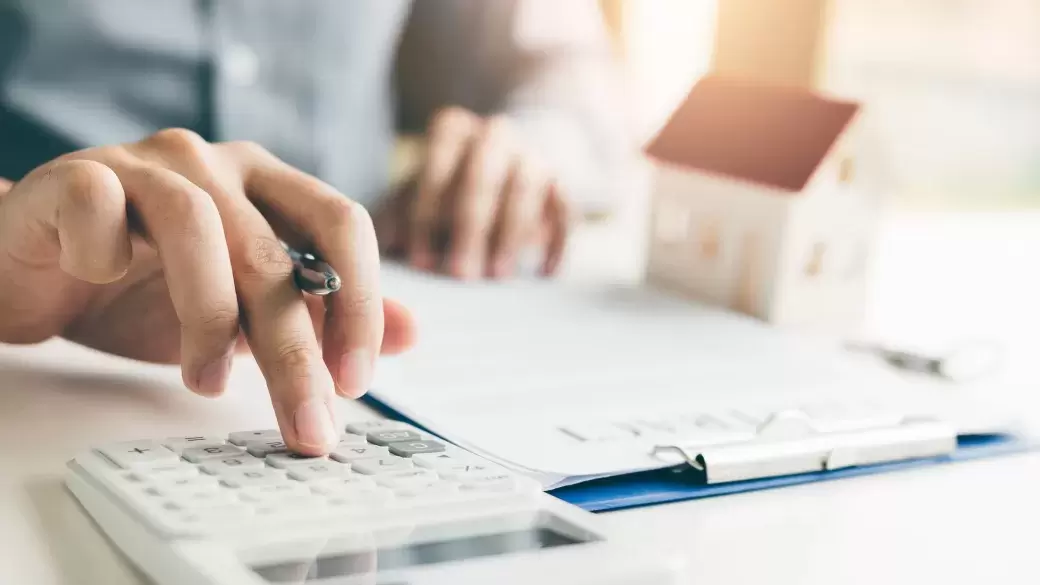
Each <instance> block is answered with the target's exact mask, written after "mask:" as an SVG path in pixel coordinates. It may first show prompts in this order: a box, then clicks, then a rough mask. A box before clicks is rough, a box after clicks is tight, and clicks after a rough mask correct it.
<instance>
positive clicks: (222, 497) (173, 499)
mask: <svg viewBox="0 0 1040 585" xmlns="http://www.w3.org/2000/svg"><path fill="white" fill-rule="evenodd" d="M237 502H238V500H236V499H235V495H234V494H232V493H229V492H228V491H227V490H217V491H211V492H195V493H188V494H177V495H173V496H170V499H169V501H168V502H167V503H166V504H165V505H164V506H163V507H164V508H166V509H167V510H172V511H179V510H197V509H199V508H213V507H217V506H226V505H228V504H235V503H237Z"/></svg>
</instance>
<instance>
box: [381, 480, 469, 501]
mask: <svg viewBox="0 0 1040 585" xmlns="http://www.w3.org/2000/svg"><path fill="white" fill-rule="evenodd" d="M393 491H394V496H396V500H397V502H398V503H399V504H403V505H409V506H414V505H419V504H421V505H429V504H435V503H441V502H450V501H453V500H458V499H459V496H460V494H461V492H460V491H459V484H457V483H454V482H450V481H439V480H434V481H427V482H422V483H414V484H411V485H407V486H403V487H398V488H395V489H394V490H393Z"/></svg>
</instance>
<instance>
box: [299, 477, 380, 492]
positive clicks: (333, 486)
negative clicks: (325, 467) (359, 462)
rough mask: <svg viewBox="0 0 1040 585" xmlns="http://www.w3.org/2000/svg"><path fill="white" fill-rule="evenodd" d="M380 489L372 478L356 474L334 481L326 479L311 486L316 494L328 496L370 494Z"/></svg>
mask: <svg viewBox="0 0 1040 585" xmlns="http://www.w3.org/2000/svg"><path fill="white" fill-rule="evenodd" d="M378 489H379V488H378V487H377V486H376V482H374V481H372V478H370V477H364V476H361V475H356V474H351V475H348V476H345V477H339V478H334V479H324V480H321V481H319V482H316V483H314V484H313V485H311V490H313V491H314V493H316V494H323V495H327V496H331V495H343V494H353V493H358V492H370V491H375V490H378Z"/></svg>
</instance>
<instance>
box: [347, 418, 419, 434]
mask: <svg viewBox="0 0 1040 585" xmlns="http://www.w3.org/2000/svg"><path fill="white" fill-rule="evenodd" d="M411 428H412V427H410V426H408V425H406V424H404V423H402V422H397V421H395V420H370V421H363V422H356V423H352V424H349V425H347V432H348V433H350V434H352V435H362V436H364V435H367V434H368V433H370V432H372V431H399V430H406V431H407V430H410V429H411Z"/></svg>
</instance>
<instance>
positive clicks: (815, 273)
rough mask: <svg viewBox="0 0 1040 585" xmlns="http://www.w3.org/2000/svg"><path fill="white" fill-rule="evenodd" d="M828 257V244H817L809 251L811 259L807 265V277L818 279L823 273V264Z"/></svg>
mask: <svg viewBox="0 0 1040 585" xmlns="http://www.w3.org/2000/svg"><path fill="white" fill-rule="evenodd" d="M826 256H827V244H824V243H823V242H816V243H815V244H813V247H812V249H811V250H810V251H809V259H808V261H806V263H805V276H806V277H808V278H817V277H819V276H820V275H821V274H822V273H823V267H824V265H823V263H824V261H825V259H826Z"/></svg>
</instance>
